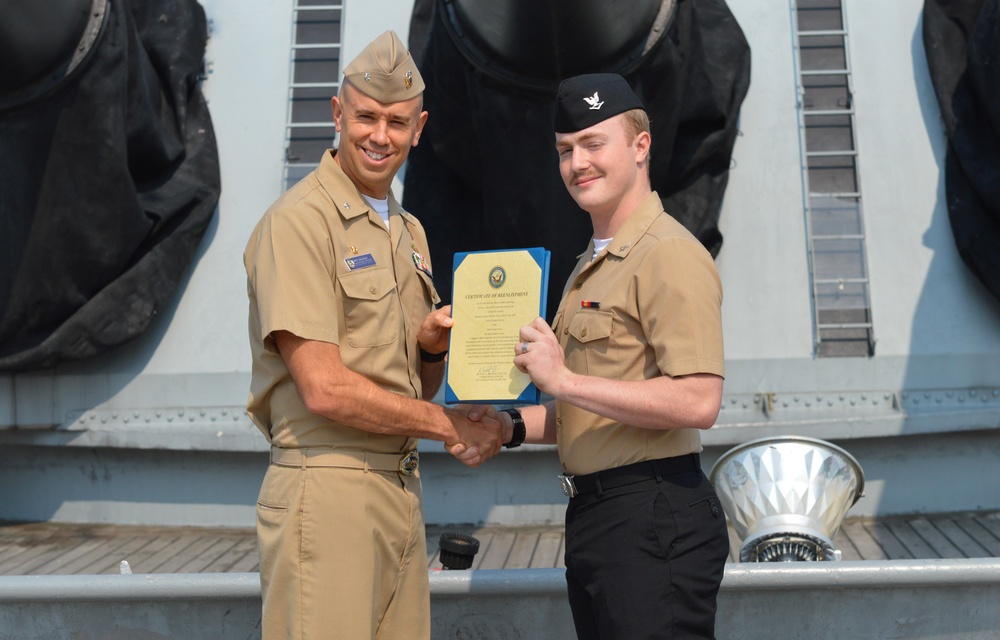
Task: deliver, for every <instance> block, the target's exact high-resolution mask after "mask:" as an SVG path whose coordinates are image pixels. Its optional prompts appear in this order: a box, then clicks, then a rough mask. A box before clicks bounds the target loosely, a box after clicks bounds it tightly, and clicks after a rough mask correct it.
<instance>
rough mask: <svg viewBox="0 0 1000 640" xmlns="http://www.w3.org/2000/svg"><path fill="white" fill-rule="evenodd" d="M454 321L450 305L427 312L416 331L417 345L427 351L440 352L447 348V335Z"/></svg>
mask: <svg viewBox="0 0 1000 640" xmlns="http://www.w3.org/2000/svg"><path fill="white" fill-rule="evenodd" d="M453 324H455V321H454V320H452V319H451V305H450V304H449V305H445V306H443V307H441V308H440V309H435V310H434V311H431V312H430V313H428V314H427V317H426V318H424V321H423V322H421V323H420V329H419V330H418V331H417V345H418V346H419V347H420V348H421V349H423V350H424V351H427V352H428V353H441V352H442V351H446V350H447V349H448V336H449V335H450V334H451V327H452V325H453Z"/></svg>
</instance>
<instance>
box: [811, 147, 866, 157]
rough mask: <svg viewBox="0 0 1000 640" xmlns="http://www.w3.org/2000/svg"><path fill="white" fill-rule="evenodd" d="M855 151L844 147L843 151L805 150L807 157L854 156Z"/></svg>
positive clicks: (856, 153)
mask: <svg viewBox="0 0 1000 640" xmlns="http://www.w3.org/2000/svg"><path fill="white" fill-rule="evenodd" d="M856 155H858V152H857V151H854V150H853V149H844V150H843V151H806V157H807V158H836V157H838V156H852V157H853V156H856Z"/></svg>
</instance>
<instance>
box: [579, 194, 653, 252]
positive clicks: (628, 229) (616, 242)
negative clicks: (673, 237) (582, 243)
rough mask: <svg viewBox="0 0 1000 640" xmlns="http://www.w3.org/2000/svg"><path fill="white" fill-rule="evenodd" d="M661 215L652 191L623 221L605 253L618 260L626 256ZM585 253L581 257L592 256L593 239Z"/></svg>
mask: <svg viewBox="0 0 1000 640" xmlns="http://www.w3.org/2000/svg"><path fill="white" fill-rule="evenodd" d="M661 213H663V202H662V201H661V200H660V196H659V195H658V194H657V193H656V192H655V191H653V192H651V193H650V194H649V195H648V196H646V197H645V198H643V200H642V202H640V203H639V206H638V207H636V208H635V211H633V212H632V214H631V215H629V217H628V219H626V220H625V223H624V224H623V225H622V226H621V228H620V229H618V233H616V234H615V237H614V238H612V239H611V244H609V245H608V248H607V249H606V251H607V252H608V253H610V254H611V255H614V256H617V257H619V258H624V257H625V256H627V255H628V254H629V251H631V250H632V247H634V246H635V243H636V242H638V241H639V238H641V237H642V235H643V234H644V233H646V230H647V229H649V226H650V225H651V224H653V221H654V220H656V218H657V217H658V216H659V215H660V214H661ZM587 251H588V253H585V254H581V257H582V256H584V255H592V254H593V251H594V239H593V238H591V239H590V245H589V246H588V248H587Z"/></svg>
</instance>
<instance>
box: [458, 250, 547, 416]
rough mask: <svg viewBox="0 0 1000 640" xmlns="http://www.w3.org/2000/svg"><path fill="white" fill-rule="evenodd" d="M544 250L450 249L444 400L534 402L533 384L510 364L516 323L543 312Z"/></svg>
mask: <svg viewBox="0 0 1000 640" xmlns="http://www.w3.org/2000/svg"><path fill="white" fill-rule="evenodd" d="M550 256H551V254H550V252H549V251H548V250H546V249H544V248H542V247H532V248H528V249H502V250H499V251H467V252H462V253H456V254H455V260H454V266H453V271H454V274H453V279H452V283H453V284H452V297H451V316H452V318H453V319H454V320H455V325H454V326H453V327H452V329H451V336H450V339H449V345H448V363H447V369H446V372H445V387H444V400H445V402H446V403H447V404H455V403H458V402H465V403H473V404H496V403H507V404H517V403H523V404H530V403H533V404H538V402H539V400H540V395H541V394H540V392H539V390H538V388H537V387H536V386H535V385H534V383H532V382H531V378H530V377H529V376H528V374H526V373H524V372H522V371H519V370H518V369H517V367H515V366H514V347H515V345H516V344H517V343H518V341H519V340H520V337H519V331H520V329H521V327H522V326H524V325H526V324H529V323H531V321H532V320H534V319H535V318H537V317H538V316H544V314H545V308H546V302H547V300H548V285H549V260H550Z"/></svg>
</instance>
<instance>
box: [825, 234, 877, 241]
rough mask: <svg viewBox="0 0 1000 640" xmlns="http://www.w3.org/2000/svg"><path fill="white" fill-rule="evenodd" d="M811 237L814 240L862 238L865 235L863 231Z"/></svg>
mask: <svg viewBox="0 0 1000 640" xmlns="http://www.w3.org/2000/svg"><path fill="white" fill-rule="evenodd" d="M812 239H813V240H814V241H815V240H864V239H865V235H864V234H863V233H843V234H838V235H825V236H813V237H812Z"/></svg>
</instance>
